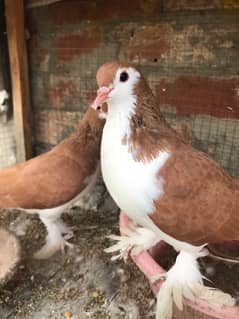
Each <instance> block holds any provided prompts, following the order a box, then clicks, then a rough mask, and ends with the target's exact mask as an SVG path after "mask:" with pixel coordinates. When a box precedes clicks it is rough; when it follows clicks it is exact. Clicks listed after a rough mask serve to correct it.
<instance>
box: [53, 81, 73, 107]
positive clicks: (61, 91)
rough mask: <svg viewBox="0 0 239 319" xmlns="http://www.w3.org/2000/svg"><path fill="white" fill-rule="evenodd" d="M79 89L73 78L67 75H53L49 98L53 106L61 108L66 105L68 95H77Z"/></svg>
mask: <svg viewBox="0 0 239 319" xmlns="http://www.w3.org/2000/svg"><path fill="white" fill-rule="evenodd" d="M76 96H77V90H76V87H75V84H74V82H73V81H72V80H69V79H68V78H65V77H57V76H51V78H50V88H49V99H50V102H51V106H53V107H54V108H61V107H65V106H66V99H67V98H68V97H76Z"/></svg>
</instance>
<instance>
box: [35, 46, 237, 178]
mask: <svg viewBox="0 0 239 319" xmlns="http://www.w3.org/2000/svg"><path fill="white" fill-rule="evenodd" d="M48 50H49V48H48ZM56 50H57V52H58V53H57V54H58V55H59V52H60V55H61V59H62V63H61V62H59V59H55V58H54V57H55V56H56ZM82 51H84V52H86V48H84V50H82V48H81V47H78V48H72V47H64V48H54V47H53V48H51V49H50V54H51V58H50V62H49V63H50V67H48V69H47V70H41V71H39V70H37V71H36V73H37V76H38V80H39V81H40V79H39V78H41V77H44V81H45V83H48V85H49V86H51V83H52V82H53V83H54V80H55V78H56V79H59V78H61V77H62V78H63V79H66V81H67V83H68V84H69V83H72V84H74V85H72V88H71V86H69V87H68V89H66V90H65V91H64V88H63V93H62V95H64V96H65V97H64V101H63V103H62V102H59V103H58V105H57V107H54V106H53V105H52V104H51V103H52V100H51V94H48V95H45V96H44V97H43V98H42V96H41V97H39V98H36V96H37V94H38V93H37V91H36V90H35V89H34V87H33V92H32V94H33V96H34V94H35V95H36V96H35V98H36V100H35V102H34V103H35V104H37V105H35V111H36V114H37V112H38V111H41V115H40V117H37V120H36V122H35V135H36V140H37V152H38V153H40V152H42V151H45V150H47V149H49V148H51V147H52V146H53V145H55V144H57V143H59V142H60V141H61V140H62V139H64V138H65V137H67V136H68V135H69V134H70V133H71V132H72V131H73V130H74V127H75V126H76V125H77V122H78V120H79V119H80V118H81V116H82V114H83V112H84V111H85V110H86V108H87V107H88V105H89V103H90V102H91V101H93V98H94V96H95V93H96V90H97V84H96V79H95V75H96V72H97V69H98V67H99V66H100V65H102V64H103V63H105V62H107V61H111V60H115V59H119V58H120V59H125V58H126V57H125V55H124V52H122V49H121V47H120V45H119V44H115V45H114V44H111V45H110V46H104V47H100V48H97V49H94V50H90V53H82V54H80V55H79V53H80V52H82ZM74 53H75V59H77V67H76V66H75V64H74V63H69V62H68V61H69V57H72V56H73V55H74ZM157 62H158V60H157V59H154V60H152V64H151V66H148V65H147V66H145V64H144V63H143V61H142V60H141V58H140V57H139V58H138V60H137V61H136V66H138V67H139V68H140V69H141V71H142V72H143V74H144V76H145V77H146V79H147V80H148V82H149V85H150V87H151V88H152V90H153V91H154V92H155V86H156V84H157V83H158V81H159V74H160V78H171V77H173V76H174V77H175V70H174V71H173V70H172V65H170V64H168V65H167V64H166V65H164V68H163V69H162V68H161V69H160V68H159V67H158V66H157ZM34 72H35V71H34V69H33V70H32V73H31V78H32V79H34V77H35V75H36V74H34ZM54 77H55V78H54ZM40 82H41V81H40ZM58 85H59V82H58ZM63 86H64V85H63ZM34 90H35V92H34ZM46 90H47V88H46ZM56 90H57V89H56ZM59 90H61V88H59ZM58 93H59V92H58ZM52 94H53V95H54V92H53V93H52ZM188 94H189V95H190V92H188ZM56 95H57V94H56ZM33 101H34V98H33ZM46 101H47V102H46ZM159 104H160V96H159ZM197 104H199V105H200V103H197ZM160 107H161V111H162V113H163V114H164V116H165V118H166V120H167V121H168V122H169V123H170V124H171V125H172V126H173V127H174V128H176V130H178V131H179V132H180V131H181V130H182V128H183V127H184V128H185V127H186V128H187V132H188V136H189V138H190V140H191V142H192V144H193V146H195V147H196V148H197V149H199V150H202V151H203V152H205V153H207V154H209V155H210V156H211V157H212V158H214V159H215V160H216V161H217V162H219V163H220V164H221V165H222V166H223V167H224V168H225V169H226V170H227V171H228V172H229V173H230V174H232V175H233V176H239V119H237V118H222V117H215V116H213V115H210V114H207V115H205V114H203V112H201V111H202V110H200V107H199V106H197V108H198V109H197V112H194V114H187V115H181V114H179V113H178V112H177V111H176V110H175V109H173V108H172V107H170V106H168V105H162V104H161V105H160ZM35 111H34V112H35ZM49 112H50V114H51V115H50V116H49V117H48V118H47V114H49ZM195 114H196V115H195Z"/></svg>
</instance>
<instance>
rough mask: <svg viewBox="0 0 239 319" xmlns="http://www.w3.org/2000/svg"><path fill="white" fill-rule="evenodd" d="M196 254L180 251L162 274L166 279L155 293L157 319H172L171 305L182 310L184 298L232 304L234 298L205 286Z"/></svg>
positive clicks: (217, 303) (219, 304)
mask: <svg viewBox="0 0 239 319" xmlns="http://www.w3.org/2000/svg"><path fill="white" fill-rule="evenodd" d="M198 257H199V256H198V255H193V254H190V253H188V252H185V251H181V252H180V253H179V255H178V256H177V259H176V262H175V264H174V265H173V266H172V268H171V269H170V270H169V271H168V272H167V273H166V274H163V275H160V277H161V278H162V277H163V276H165V277H166V280H165V281H164V283H163V284H162V286H161V289H160V291H159V293H158V295H157V309H156V318H157V319H172V317H173V305H174V303H175V305H176V306H177V307H178V308H179V309H180V310H181V311H182V310H183V302H184V298H186V299H189V300H194V299H195V298H200V299H203V300H205V301H207V302H208V303H210V304H216V305H218V306H223V305H227V306H233V305H234V304H235V299H234V298H232V297H231V296H230V295H229V294H226V293H224V292H222V291H220V290H218V289H215V288H211V287H206V286H204V284H203V276H202V274H201V273H200V270H199V265H198V262H197V258H198Z"/></svg>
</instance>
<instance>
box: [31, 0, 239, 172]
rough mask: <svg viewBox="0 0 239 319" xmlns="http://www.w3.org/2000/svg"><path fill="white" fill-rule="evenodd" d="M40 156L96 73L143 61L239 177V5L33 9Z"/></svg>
mask: <svg viewBox="0 0 239 319" xmlns="http://www.w3.org/2000/svg"><path fill="white" fill-rule="evenodd" d="M27 25H28V31H29V34H30V39H29V57H30V67H31V92H32V104H33V107H34V115H35V137H36V147H37V152H41V151H43V150H44V149H46V148H48V147H50V146H51V145H54V144H56V143H58V142H59V141H60V140H61V139H62V138H64V137H65V136H67V135H68V134H69V132H70V131H71V130H72V129H73V127H74V125H75V123H76V121H77V120H78V118H79V117H80V116H81V114H82V111H84V109H85V107H86V105H87V104H88V103H89V101H91V99H92V94H94V90H95V88H96V82H95V73H96V70H97V68H98V67H99V65H100V64H102V63H103V62H105V61H108V60H112V59H116V58H120V59H126V60H130V61H132V62H134V63H136V64H137V65H139V66H140V68H141V70H142V71H143V72H144V74H145V76H146V77H147V79H148V80H149V82H150V85H151V87H152V89H153V90H154V92H155V94H156V95H157V98H158V100H159V104H160V105H161V108H162V110H163V112H164V113H165V115H166V117H167V119H168V120H169V121H171V122H172V123H173V124H175V123H176V125H178V123H181V122H182V121H183V122H185V123H187V125H188V126H189V127H190V129H191V130H192V136H193V137H192V140H193V143H194V144H195V145H196V146H197V147H199V148H201V149H203V150H204V151H206V152H209V153H210V154H211V155H212V156H214V157H215V158H216V159H217V160H218V161H220V162H221V163H222V164H223V165H224V166H225V167H226V168H228V169H229V170H230V171H231V172H232V173H233V174H235V175H239V142H238V141H239V2H238V1H236V0H224V1H223V0H211V1H209V0H207V1H206V0H194V1H190V0H148V1H146V0H135V1H126V0H121V1H111V0H105V1H103V0H98V1H84V0H65V1H60V2H57V3H55V4H52V5H50V6H45V7H38V8H35V9H28V10H27Z"/></svg>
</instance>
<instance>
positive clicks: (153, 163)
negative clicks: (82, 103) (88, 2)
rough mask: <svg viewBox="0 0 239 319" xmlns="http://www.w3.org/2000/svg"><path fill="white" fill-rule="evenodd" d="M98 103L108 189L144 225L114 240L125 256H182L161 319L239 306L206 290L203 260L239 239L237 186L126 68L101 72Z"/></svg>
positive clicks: (162, 301) (110, 66) (119, 65)
mask: <svg viewBox="0 0 239 319" xmlns="http://www.w3.org/2000/svg"><path fill="white" fill-rule="evenodd" d="M97 82H98V85H99V89H98V91H97V97H96V99H95V101H94V103H93V104H92V106H93V107H94V108H95V109H96V108H100V105H101V104H102V103H103V102H107V104H108V114H107V118H106V124H105V126H104V129H103V136H102V143H101V168H102V175H103V179H104V182H105V184H106V186H107V188H108V190H109V192H110V194H111V196H112V197H113V199H114V200H115V202H116V203H117V205H118V206H119V207H120V208H121V210H122V211H124V212H126V213H127V215H128V216H129V217H130V218H131V219H132V220H133V221H134V222H135V223H136V224H137V225H138V226H135V229H134V230H133V231H132V229H131V230H128V232H126V233H127V234H128V235H129V236H128V237H127V236H118V237H117V236H113V238H114V239H117V240H118V243H117V244H116V245H114V246H113V247H111V248H109V249H108V252H114V251H117V250H119V251H120V256H123V255H124V254H125V253H126V252H127V251H129V250H132V253H134V254H137V253H139V252H140V251H141V250H146V249H149V248H150V247H152V246H154V245H155V244H156V243H157V242H159V241H160V240H163V241H165V242H167V243H168V244H170V245H171V246H173V247H174V248H175V249H176V250H177V251H179V254H178V256H177V259H176V262H175V264H174V266H173V267H172V268H171V269H170V270H169V271H168V273H167V275H166V279H165V281H164V283H163V285H162V288H161V290H160V292H159V294H158V298H157V318H158V319H168V318H171V317H172V311H173V310H172V309H173V301H174V302H175V303H176V305H177V306H178V307H179V308H180V309H182V307H183V297H186V298H189V299H192V298H194V297H195V296H197V297H199V298H202V299H205V300H208V301H209V302H213V303H218V304H220V305H223V304H230V305H232V304H234V300H233V298H232V297H231V296H229V295H228V294H224V293H223V292H221V291H219V290H217V289H215V290H213V289H211V288H209V287H206V286H204V285H203V277H202V275H201V273H200V270H199V266H198V263H197V258H198V257H202V256H205V255H206V254H207V250H206V249H205V246H206V245H207V243H215V242H221V241H227V240H238V239H239V185H238V183H237V182H235V179H233V178H232V177H231V176H229V174H227V172H226V171H225V170H223V169H222V168H221V167H220V166H219V165H218V164H217V163H216V162H215V161H214V160H213V159H211V158H210V157H209V156H207V155H206V154H204V153H202V152H200V151H198V150H196V149H195V148H193V147H192V146H191V144H190V143H188V142H186V141H185V139H184V138H182V137H181V136H180V135H179V134H177V133H176V132H175V130H173V129H172V128H171V127H170V126H169V125H168V124H167V122H166V121H165V119H164V117H163V116H162V114H161V113H160V110H159V105H158V103H157V101H156V99H155V97H154V96H153V94H152V92H151V90H150V88H149V86H148V84H147V82H146V80H145V79H144V78H143V76H142V74H141V73H140V72H139V71H138V70H137V69H135V68H134V67H132V66H130V65H129V64H127V63H123V62H117V61H116V62H109V63H106V64H104V65H102V66H101V67H100V68H99V70H98V72H97Z"/></svg>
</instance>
